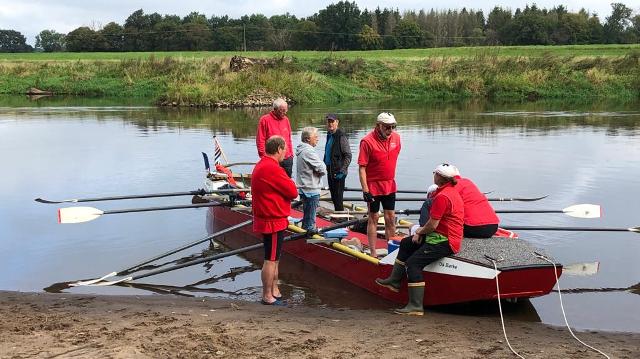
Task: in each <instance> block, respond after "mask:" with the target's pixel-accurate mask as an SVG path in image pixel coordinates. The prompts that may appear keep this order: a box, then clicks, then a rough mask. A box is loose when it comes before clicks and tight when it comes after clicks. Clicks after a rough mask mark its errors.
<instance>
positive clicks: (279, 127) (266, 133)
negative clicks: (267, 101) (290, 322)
mask: <svg viewBox="0 0 640 359" xmlns="http://www.w3.org/2000/svg"><path fill="white" fill-rule="evenodd" d="M273 135H279V136H282V137H283V138H284V142H285V143H286V144H287V153H286V154H285V156H284V157H285V158H289V157H292V156H293V145H292V143H291V124H290V123H289V118H288V117H287V116H284V117H283V118H282V119H278V118H277V117H276V115H275V114H274V113H273V111H271V112H269V113H268V114H266V115H264V116H262V117H260V122H258V133H257V134H256V146H257V147H258V156H260V158H262V157H264V155H265V151H264V144H265V142H266V141H267V140H268V139H269V137H271V136H273Z"/></svg>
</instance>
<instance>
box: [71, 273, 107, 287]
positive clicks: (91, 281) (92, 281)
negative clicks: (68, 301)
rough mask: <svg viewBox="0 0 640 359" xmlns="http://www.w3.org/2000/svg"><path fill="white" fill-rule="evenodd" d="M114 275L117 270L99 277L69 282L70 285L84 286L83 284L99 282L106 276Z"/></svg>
mask: <svg viewBox="0 0 640 359" xmlns="http://www.w3.org/2000/svg"><path fill="white" fill-rule="evenodd" d="M116 275H118V272H111V273H109V274H106V275H104V276H102V277H100V278H96V279H90V280H84V281H77V282H75V283H71V284H69V286H70V287H81V286H85V285H92V284H95V283H98V282H101V281H103V280H105V279H107V278H111V277H115V276H116Z"/></svg>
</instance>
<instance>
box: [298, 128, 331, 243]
mask: <svg viewBox="0 0 640 359" xmlns="http://www.w3.org/2000/svg"><path fill="white" fill-rule="evenodd" d="M301 140H302V143H301V144H299V145H298V147H296V179H297V180H298V188H299V192H300V199H301V200H302V212H303V214H304V215H303V217H302V228H303V229H304V230H306V231H307V232H310V231H311V232H312V231H315V229H316V209H317V208H318V203H319V202H320V189H321V188H322V176H324V175H326V174H327V169H326V167H325V164H324V162H322V159H320V156H319V155H318V153H316V151H315V148H314V147H316V145H317V144H318V129H317V128H315V127H305V128H303V129H302V134H301Z"/></svg>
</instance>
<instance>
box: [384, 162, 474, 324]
mask: <svg viewBox="0 0 640 359" xmlns="http://www.w3.org/2000/svg"><path fill="white" fill-rule="evenodd" d="M455 176H456V170H455V169H454V167H453V166H450V165H447V164H441V165H438V167H436V169H435V170H434V171H433V182H434V183H435V184H436V185H438V189H437V190H436V191H435V195H434V196H433V203H432V205H431V209H430V211H429V217H430V218H429V220H428V221H427V222H426V223H425V224H424V225H423V226H421V227H419V228H418V229H417V230H416V232H415V234H414V235H413V236H409V237H406V238H404V239H403V240H402V241H401V242H400V248H399V250H398V256H397V257H396V261H395V263H394V264H393V270H392V272H391V276H389V278H386V279H381V278H378V279H376V283H377V284H378V285H381V286H383V287H386V288H388V289H390V290H392V291H394V292H398V291H399V290H400V282H401V281H402V278H403V277H404V276H405V273H406V276H407V279H408V290H409V303H407V305H406V306H405V307H404V308H400V309H396V310H395V312H396V313H398V314H405V315H423V314H424V309H423V301H424V286H425V282H424V276H423V273H422V269H423V268H424V267H425V266H426V265H428V264H430V263H433V262H435V261H437V260H439V259H440V258H443V257H446V256H448V255H451V254H453V253H457V252H458V251H460V246H461V243H462V231H463V221H464V204H463V202H462V198H461V197H460V194H459V193H458V191H456V189H455V186H456V183H457V180H456V178H455Z"/></svg>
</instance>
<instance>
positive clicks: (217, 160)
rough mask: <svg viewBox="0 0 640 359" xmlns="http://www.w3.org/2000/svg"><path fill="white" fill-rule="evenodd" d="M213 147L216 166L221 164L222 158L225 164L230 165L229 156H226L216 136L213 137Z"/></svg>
mask: <svg viewBox="0 0 640 359" xmlns="http://www.w3.org/2000/svg"><path fill="white" fill-rule="evenodd" d="M213 145H214V152H213V153H214V154H213V162H214V163H215V164H219V163H220V157H222V158H223V159H224V162H225V163H229V160H227V156H225V154H224V151H222V146H221V145H220V142H218V139H217V138H216V136H213Z"/></svg>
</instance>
